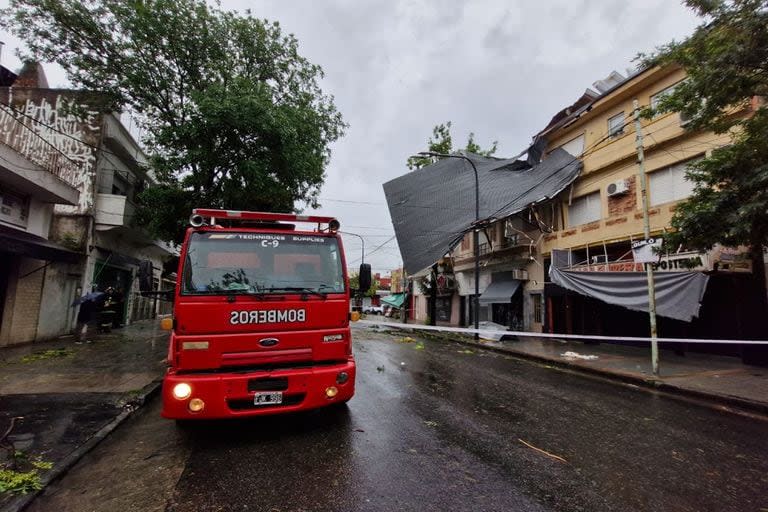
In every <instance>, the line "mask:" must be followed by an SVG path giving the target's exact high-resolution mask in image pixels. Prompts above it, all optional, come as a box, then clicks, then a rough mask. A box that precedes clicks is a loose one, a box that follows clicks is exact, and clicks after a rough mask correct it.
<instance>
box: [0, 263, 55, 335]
mask: <svg viewBox="0 0 768 512" xmlns="http://www.w3.org/2000/svg"><path fill="white" fill-rule="evenodd" d="M43 265H45V262H44V261H39V260H32V259H27V258H23V259H22V260H21V262H20V264H19V266H18V271H17V272H15V273H14V274H12V275H11V276H10V279H9V283H8V297H7V299H6V303H5V311H4V314H3V326H2V333H0V345H13V344H16V343H25V342H28V341H34V339H35V336H36V335H37V322H38V318H39V316H40V299H41V296H42V294H41V291H42V286H43V277H44V275H45V274H44V272H43V271H42V270H38V271H37V272H33V273H31V274H29V273H30V272H32V271H33V270H35V269H38V268H40V267H42V266H43ZM25 274H29V275H25Z"/></svg>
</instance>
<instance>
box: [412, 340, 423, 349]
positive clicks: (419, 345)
mask: <svg viewBox="0 0 768 512" xmlns="http://www.w3.org/2000/svg"><path fill="white" fill-rule="evenodd" d="M413 348H414V349H416V350H424V342H423V341H420V342H418V343H417V344H415V345H414V346H413Z"/></svg>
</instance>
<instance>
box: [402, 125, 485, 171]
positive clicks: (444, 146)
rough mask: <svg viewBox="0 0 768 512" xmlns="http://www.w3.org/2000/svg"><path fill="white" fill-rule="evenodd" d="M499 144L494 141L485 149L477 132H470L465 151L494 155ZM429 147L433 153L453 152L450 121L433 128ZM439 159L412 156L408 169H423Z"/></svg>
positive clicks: (409, 159) (428, 142) (428, 143)
mask: <svg viewBox="0 0 768 512" xmlns="http://www.w3.org/2000/svg"><path fill="white" fill-rule="evenodd" d="M498 145H499V142H498V141H493V144H491V147H490V148H489V149H485V150H484V149H482V148H481V147H480V145H479V144H477V142H475V134H474V133H472V132H470V134H469V138H468V140H467V145H466V148H465V149H464V150H463V151H464V152H466V153H474V154H476V155H482V156H492V155H493V154H494V153H496V149H497V147H498ZM427 148H428V149H427V151H430V152H432V153H443V154H450V153H452V152H453V139H452V137H451V122H450V121H448V122H447V123H445V124H438V125H437V126H435V127H434V128H433V129H432V137H430V138H429V140H428V141H427ZM437 160H438V158H437V157H430V156H412V157H410V158H408V162H407V163H408V169H410V170H412V171H415V170H416V169H421V168H422V167H426V166H427V165H432V164H433V163H435V162H436V161H437Z"/></svg>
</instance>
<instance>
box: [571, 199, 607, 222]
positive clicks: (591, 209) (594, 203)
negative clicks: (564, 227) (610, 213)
mask: <svg viewBox="0 0 768 512" xmlns="http://www.w3.org/2000/svg"><path fill="white" fill-rule="evenodd" d="M600 217H601V211H600V192H594V193H592V194H588V195H586V196H581V197H579V198H577V199H574V200H573V203H571V205H570V206H569V207H568V225H569V226H579V225H581V224H587V223H589V222H594V221H596V220H600Z"/></svg>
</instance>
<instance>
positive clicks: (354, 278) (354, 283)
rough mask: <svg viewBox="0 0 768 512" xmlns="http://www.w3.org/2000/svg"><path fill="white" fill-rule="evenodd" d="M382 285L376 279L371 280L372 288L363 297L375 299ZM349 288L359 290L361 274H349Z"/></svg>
mask: <svg viewBox="0 0 768 512" xmlns="http://www.w3.org/2000/svg"><path fill="white" fill-rule="evenodd" d="M380 285H381V283H380V282H379V281H377V280H376V279H371V287H370V288H368V291H366V292H365V293H364V294H363V295H364V296H365V297H373V296H374V295H376V290H378V289H379V286H380ZM349 287H350V288H352V289H353V290H357V289H358V288H359V287H360V272H350V273H349Z"/></svg>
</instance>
